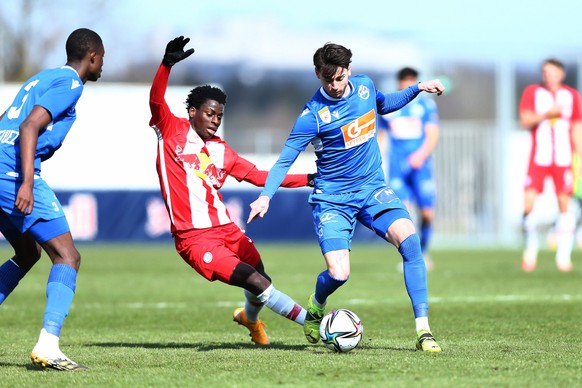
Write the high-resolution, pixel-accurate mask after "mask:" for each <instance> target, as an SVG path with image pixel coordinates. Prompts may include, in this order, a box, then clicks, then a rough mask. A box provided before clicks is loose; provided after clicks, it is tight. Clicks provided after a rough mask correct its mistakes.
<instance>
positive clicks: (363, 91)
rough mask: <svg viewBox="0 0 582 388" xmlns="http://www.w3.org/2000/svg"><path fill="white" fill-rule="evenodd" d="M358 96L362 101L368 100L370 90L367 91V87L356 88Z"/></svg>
mask: <svg viewBox="0 0 582 388" xmlns="http://www.w3.org/2000/svg"><path fill="white" fill-rule="evenodd" d="M358 96H360V98H361V99H362V100H367V99H368V98H370V89H368V87H367V86H364V85H360V87H359V88H358Z"/></svg>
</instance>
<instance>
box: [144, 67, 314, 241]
mask: <svg viewBox="0 0 582 388" xmlns="http://www.w3.org/2000/svg"><path fill="white" fill-rule="evenodd" d="M169 76H170V67H167V66H165V65H163V64H162V65H160V67H159V69H158V72H157V73H156V76H155V78H154V81H153V83H152V88H151V91H150V110H151V113H152V118H151V120H150V126H151V127H152V128H154V130H155V131H156V134H157V136H158V155H157V159H156V170H157V172H158V178H159V182H160V188H161V191H162V197H163V198H164V201H165V203H166V208H167V210H168V213H169V216H170V221H171V223H172V226H171V232H172V234H175V233H178V232H183V231H187V230H191V229H203V228H210V227H214V226H220V225H225V224H228V223H230V222H232V221H231V218H230V216H229V214H228V211H227V208H226V206H225V204H224V203H223V202H222V196H221V195H220V193H219V192H218V190H219V189H220V188H221V187H222V185H223V184H224V181H225V180H226V178H227V176H232V177H233V178H235V179H237V180H238V181H243V180H244V181H247V182H249V183H252V184H254V185H255V186H264V185H265V181H266V180H267V175H268V172H267V171H260V170H258V169H257V167H256V166H255V165H254V164H253V163H251V162H249V161H248V160H246V159H244V158H242V157H241V156H239V155H238V154H237V153H236V152H235V151H234V150H233V149H232V148H231V147H230V146H229V145H228V144H227V143H226V142H225V141H224V140H222V139H221V138H220V137H218V136H214V137H212V138H210V139H207V140H206V141H204V140H203V139H202V138H201V137H200V136H199V135H198V134H197V133H196V131H195V130H194V129H193V128H192V127H191V125H190V122H189V121H188V120H187V119H185V118H179V117H176V116H174V115H173V114H172V112H171V111H170V108H169V107H168V105H167V103H166V101H165V99H164V94H165V92H166V88H167V85H168V78H169ZM306 185H307V174H288V175H287V176H286V177H285V179H284V181H283V183H282V186H283V187H302V186H306Z"/></svg>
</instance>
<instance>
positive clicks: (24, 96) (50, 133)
mask: <svg viewBox="0 0 582 388" xmlns="http://www.w3.org/2000/svg"><path fill="white" fill-rule="evenodd" d="M82 92H83V82H82V81H81V78H79V75H78V74H77V71H76V70H75V69H73V68H72V67H70V66H62V67H60V68H55V69H48V70H44V71H42V72H40V73H38V74H36V75H35V76H33V77H31V78H30V79H28V80H27V81H26V82H25V83H24V85H23V86H22V88H21V89H20V91H19V92H18V94H17V95H16V98H15V99H14V101H13V102H12V104H11V105H10V107H9V108H8V109H7V110H6V112H5V114H4V117H3V118H2V120H0V178H2V179H18V178H19V177H20V175H21V174H20V172H21V165H20V164H21V162H20V139H19V127H20V124H22V122H23V121H24V120H25V119H26V118H27V117H28V115H29V114H30V112H31V111H32V109H33V108H34V106H35V105H39V106H42V107H43V108H45V109H46V110H47V111H48V112H49V113H50V115H51V117H52V121H51V122H50V123H49V125H47V127H46V128H44V129H41V130H40V132H39V136H38V142H37V145H36V154H35V160H34V169H35V175H40V163H41V162H42V161H44V160H46V159H48V158H50V157H51V156H52V155H53V153H54V152H55V151H56V150H57V149H59V148H60V146H61V144H62V143H63V140H64V139H65V136H66V135H67V133H68V132H69V130H70V129H71V126H72V125H73V122H74V121H75V119H76V112H75V105H76V104H77V101H78V100H79V97H81V94H82Z"/></svg>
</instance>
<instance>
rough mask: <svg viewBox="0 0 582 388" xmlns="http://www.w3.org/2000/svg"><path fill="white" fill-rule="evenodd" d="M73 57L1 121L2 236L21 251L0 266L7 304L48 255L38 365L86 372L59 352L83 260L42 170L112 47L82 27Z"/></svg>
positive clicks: (36, 83)
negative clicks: (89, 82)
mask: <svg viewBox="0 0 582 388" xmlns="http://www.w3.org/2000/svg"><path fill="white" fill-rule="evenodd" d="M66 52H67V63H66V64H65V65H64V66H61V67H59V68H54V69H48V70H45V71H42V72H40V73H38V74H36V75H34V76H33V77H31V78H30V79H28V80H27V81H26V82H25V83H24V85H23V86H22V88H21V89H20V91H19V92H18V94H17V95H16V98H15V99H14V101H13V102H12V104H11V105H10V106H9V107H8V109H7V110H6V111H5V112H4V113H3V114H2V115H1V116H0V231H1V232H2V234H3V235H4V237H6V239H7V240H8V242H10V245H12V247H13V248H14V256H13V257H12V258H11V259H9V260H8V261H6V262H5V263H4V264H2V265H1V266H0V304H1V303H3V302H4V300H5V299H6V298H7V297H8V295H10V293H11V292H12V291H13V290H14V288H16V286H17V285H18V282H19V281H20V280H21V279H22V278H23V277H24V276H25V275H26V274H27V273H28V271H29V270H30V269H31V268H32V267H33V266H34V265H35V264H36V262H37V261H38V260H39V259H40V256H41V251H42V250H44V251H45V252H46V253H47V255H48V256H49V258H50V260H51V262H52V264H53V265H52V267H51V270H50V274H49V276H48V282H47V286H46V297H47V303H46V308H45V312H44V320H43V325H42V329H41V332H40V336H39V338H38V342H37V343H36V345H35V346H34V348H33V350H32V354H31V359H32V362H33V364H35V365H40V366H42V367H48V368H53V369H57V370H84V369H87V368H86V367H84V366H82V365H79V364H77V363H76V362H74V361H71V360H70V359H69V358H68V357H67V356H65V355H64V354H63V353H62V352H61V350H60V347H59V338H60V331H61V328H62V326H63V323H64V320H65V317H66V316H67V315H68V313H69V309H70V307H71V304H72V302H73V297H74V295H75V288H76V282H77V272H78V270H79V265H80V263H81V256H80V254H79V252H78V251H77V249H76V248H75V245H74V243H73V239H72V236H71V232H70V231H69V225H68V223H67V220H66V218H65V213H64V212H63V208H62V206H61V205H60V203H59V201H58V200H57V198H56V197H55V194H54V192H53V191H52V189H51V188H50V187H49V186H48V184H47V183H46V182H45V181H44V180H43V179H42V178H41V176H40V171H41V168H40V167H41V162H43V161H45V160H47V159H49V158H50V157H51V156H52V155H53V153H54V152H55V151H56V150H57V149H59V148H60V146H61V144H62V142H63V140H64V138H65V136H66V135H67V133H68V132H69V130H70V129H71V126H72V125H73V122H74V121H75V119H76V112H75V106H76V104H77V101H78V100H79V98H80V97H81V94H82V92H83V87H84V84H85V82H87V81H97V79H99V77H100V76H101V70H102V68H103V57H104V56H105V49H104V48H103V42H102V40H101V37H100V36H99V35H98V34H97V33H96V32H94V31H91V30H89V29H86V28H80V29H77V30H75V31H73V32H72V33H71V34H70V35H69V37H68V39H67V42H66ZM4 330H8V328H4Z"/></svg>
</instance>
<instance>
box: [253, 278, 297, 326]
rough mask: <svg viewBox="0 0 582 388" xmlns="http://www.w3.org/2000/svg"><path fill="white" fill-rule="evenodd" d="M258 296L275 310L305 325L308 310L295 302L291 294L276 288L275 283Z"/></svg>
mask: <svg viewBox="0 0 582 388" xmlns="http://www.w3.org/2000/svg"><path fill="white" fill-rule="evenodd" d="M258 298H259V299H260V300H261V301H263V302H264V303H265V305H266V306H267V307H268V308H269V309H271V310H272V311H273V312H275V313H277V314H279V315H281V316H283V317H285V318H287V319H289V320H292V321H294V322H296V323H298V324H300V325H303V322H304V321H305V315H306V314H307V311H306V310H305V309H304V308H303V307H301V306H299V305H298V304H297V303H295V301H294V300H293V299H291V297H290V296H289V295H287V294H284V293H282V292H281V291H279V290H277V289H275V287H274V286H273V284H271V285H270V286H269V287H268V288H267V289H266V290H265V291H263V293H262V294H261V295H259V296H258Z"/></svg>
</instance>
